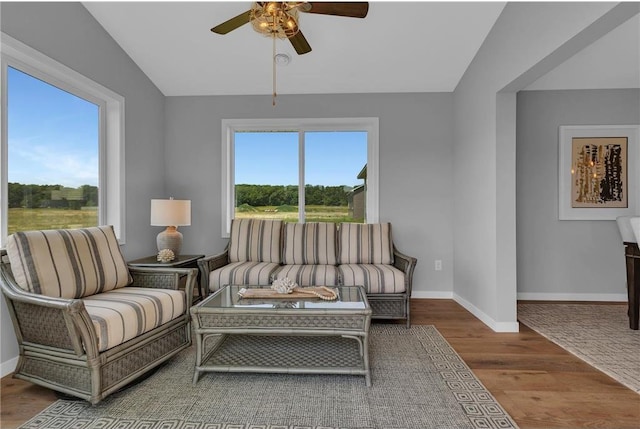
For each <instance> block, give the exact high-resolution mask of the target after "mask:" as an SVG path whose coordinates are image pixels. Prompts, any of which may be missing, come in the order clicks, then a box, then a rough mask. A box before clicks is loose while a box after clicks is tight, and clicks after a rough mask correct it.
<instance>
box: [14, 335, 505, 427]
mask: <svg viewBox="0 0 640 429" xmlns="http://www.w3.org/2000/svg"><path fill="white" fill-rule="evenodd" d="M369 344H370V349H369V351H370V363H371V368H372V374H371V380H372V386H371V387H366V385H365V379H364V377H363V376H355V375H295V374H252V373H241V374H238V373H207V374H204V375H202V376H201V377H200V380H199V381H198V383H197V384H196V385H193V384H192V377H193V365H194V361H195V352H194V348H193V347H191V348H189V349H187V350H185V351H183V352H182V353H181V354H179V355H177V356H176V357H175V358H173V359H171V360H170V361H169V362H168V363H167V364H165V365H163V366H162V367H161V368H160V369H159V370H158V371H157V372H156V373H155V374H153V375H152V376H151V377H149V378H148V379H146V380H144V381H143V382H141V383H139V384H137V385H135V386H132V387H130V388H128V389H126V390H124V391H122V392H118V393H116V394H114V395H111V396H110V397H108V398H107V399H105V400H104V401H102V402H100V403H99V404H98V405H96V406H91V405H90V404H88V403H87V402H84V401H69V400H58V401H56V402H55V403H54V404H53V405H51V406H50V407H48V408H47V409H46V410H44V411H43V412H41V413H40V414H38V415H37V416H36V417H34V418H33V419H31V420H30V421H29V422H27V423H25V424H24V425H23V426H22V427H23V428H73V429H84V428H101V429H115V428H118V429H131V428H144V429H160V428H162V429H338V428H340V429H429V428H434V429H435V428H437V429H458V428H459V429H464V428H469V429H488V428H493V429H498V428H516V427H517V426H516V424H515V423H514V421H513V420H512V419H511V417H510V416H509V415H508V414H507V413H506V412H505V411H504V409H503V408H502V407H501V406H500V405H499V404H498V403H497V401H496V400H495V398H494V397H493V396H492V395H491V394H490V393H489V392H488V391H487V390H486V388H485V387H484V386H483V385H482V384H481V383H480V381H479V380H478V379H477V378H476V377H475V375H474V374H473V373H472V372H471V370H470V369H469V367H468V366H467V365H466V364H465V363H464V362H463V361H462V359H461V358H460V356H458V355H457V354H456V352H455V351H454V350H453V349H452V347H451V346H450V345H449V343H447V341H446V340H445V339H444V338H443V337H442V335H441V334H440V333H439V332H438V331H437V330H436V329H435V328H434V327H433V326H413V327H411V328H409V329H407V328H406V327H404V326H403V325H390V324H373V325H372V326H371V335H370V338H369Z"/></svg>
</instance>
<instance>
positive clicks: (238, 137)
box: [222, 118, 378, 237]
mask: <svg viewBox="0 0 640 429" xmlns="http://www.w3.org/2000/svg"><path fill="white" fill-rule="evenodd" d="M222 129H223V145H222V183H223V184H222V186H223V189H222V196H223V203H222V211H223V213H222V222H223V225H222V231H223V236H225V237H227V236H228V234H229V229H230V225H231V219H233V218H261V219H281V220H284V221H285V222H305V221H306V222H370V223H371V222H377V219H378V177H377V176H378V174H377V172H378V120H377V118H357V119H270V120H246V119H245V120H243V119H239V120H223V121H222Z"/></svg>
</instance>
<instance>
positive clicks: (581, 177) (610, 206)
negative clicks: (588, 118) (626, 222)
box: [558, 125, 640, 220]
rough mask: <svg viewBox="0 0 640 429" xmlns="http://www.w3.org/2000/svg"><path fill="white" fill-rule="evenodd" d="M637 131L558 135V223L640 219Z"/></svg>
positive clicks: (573, 129)
mask: <svg viewBox="0 0 640 429" xmlns="http://www.w3.org/2000/svg"><path fill="white" fill-rule="evenodd" d="M639 134H640V126H638V125H563V126H560V129H559V137H558V143H559V145H558V146H559V168H558V208H559V219H560V220H615V219H616V218H617V217H618V216H633V215H636V214H638V213H640V195H638V194H639V193H640V172H639V171H638V170H639V169H640V148H639V147H638V137H639Z"/></svg>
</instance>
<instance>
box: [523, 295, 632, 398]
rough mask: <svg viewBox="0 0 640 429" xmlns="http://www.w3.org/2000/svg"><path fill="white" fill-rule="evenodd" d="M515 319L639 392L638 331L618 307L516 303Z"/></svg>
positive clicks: (625, 309)
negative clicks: (516, 312)
mask: <svg viewBox="0 0 640 429" xmlns="http://www.w3.org/2000/svg"><path fill="white" fill-rule="evenodd" d="M518 320H520V322H522V323H524V324H525V325H527V326H528V327H530V328H531V329H533V330H534V331H536V332H538V333H540V334H541V335H543V336H544V337H547V338H548V339H549V340H551V341H553V342H554V343H556V344H558V345H559V346H560V347H562V348H563V349H565V350H567V351H569V352H571V353H573V354H574V355H576V356H577V357H579V358H580V359H582V360H584V361H585V362H587V363H589V364H590V365H592V366H594V367H596V368H597V369H599V370H600V371H602V372H604V373H605V374H607V375H609V376H610V377H612V378H614V379H615V380H617V381H619V382H620V383H621V384H623V385H625V386H627V387H628V388H630V389H632V390H634V391H636V392H639V393H640V331H634V330H632V329H629V318H628V317H627V306H626V305H619V304H612V305H607V304H562V303H543V304H538V303H535V304H534V303H523V304H518Z"/></svg>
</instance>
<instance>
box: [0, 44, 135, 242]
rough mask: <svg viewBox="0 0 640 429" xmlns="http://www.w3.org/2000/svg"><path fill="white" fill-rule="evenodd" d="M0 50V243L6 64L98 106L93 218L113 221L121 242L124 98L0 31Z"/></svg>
mask: <svg viewBox="0 0 640 429" xmlns="http://www.w3.org/2000/svg"><path fill="white" fill-rule="evenodd" d="M0 37H1V49H0V51H1V52H2V57H1V58H2V61H1V64H2V65H1V67H2V100H1V102H0V121H1V128H2V136H1V137H2V143H1V145H0V170H1V174H0V195H1V197H0V231H1V233H0V245H2V246H4V245H5V243H6V239H7V232H8V224H7V214H8V213H7V209H8V202H9V200H8V196H7V191H8V175H7V166H8V160H7V156H8V134H7V112H6V106H7V67H9V66H13V67H14V68H17V69H19V70H23V71H25V72H28V73H30V74H33V75H34V77H37V78H39V79H43V80H44V81H46V82H48V83H50V84H52V85H55V86H57V87H59V88H61V89H64V90H67V91H69V92H71V93H75V94H78V95H82V96H83V98H86V99H88V100H90V101H93V102H96V104H98V105H99V106H100V123H101V126H100V143H101V144H100V149H99V150H100V178H99V199H100V200H99V206H100V210H99V214H98V223H99V224H101V225H113V227H114V230H115V233H116V236H117V237H118V241H119V243H120V244H124V243H125V237H126V234H125V168H124V167H125V160H124V148H125V144H124V140H125V131H124V130H125V128H124V97H122V96H121V95H119V94H117V93H115V92H113V91H111V90H110V89H109V88H106V87H104V86H102V85H100V84H99V83H97V82H94V81H93V80H91V79H89V78H87V77H85V76H83V75H81V74H80V73H78V72H76V71H75V70H73V69H71V68H69V67H67V66H65V65H64V64H61V63H59V62H58V61H56V60H54V59H52V58H50V57H48V56H46V55H44V54H42V53H41V52H38V51H36V50H35V49H33V48H31V47H29V46H27V45H25V44H24V43H22V42H20V41H18V40H16V39H14V38H12V37H10V36H8V35H7V34H5V33H2V32H0Z"/></svg>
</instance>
